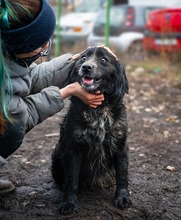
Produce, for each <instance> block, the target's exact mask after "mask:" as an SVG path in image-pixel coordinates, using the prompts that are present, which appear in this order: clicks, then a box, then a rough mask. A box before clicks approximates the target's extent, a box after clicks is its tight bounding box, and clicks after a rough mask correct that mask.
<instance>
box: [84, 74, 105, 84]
mask: <svg viewBox="0 0 181 220" xmlns="http://www.w3.org/2000/svg"><path fill="white" fill-rule="evenodd" d="M101 80H102V79H101V78H99V79H98V78H97V79H94V78H91V77H88V76H84V77H82V83H83V84H84V85H87V86H90V85H93V84H94V83H98V82H100V81H101Z"/></svg>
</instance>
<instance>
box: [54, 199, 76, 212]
mask: <svg viewBox="0 0 181 220" xmlns="http://www.w3.org/2000/svg"><path fill="white" fill-rule="evenodd" d="M75 204H76V203H75V202H62V203H61V204H60V206H59V209H58V210H59V212H60V214H62V215H66V214H70V213H72V212H73V211H74V209H75Z"/></svg>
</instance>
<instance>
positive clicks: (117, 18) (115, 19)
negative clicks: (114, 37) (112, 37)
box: [96, 7, 126, 26]
mask: <svg viewBox="0 0 181 220" xmlns="http://www.w3.org/2000/svg"><path fill="white" fill-rule="evenodd" d="M125 14H126V8H125V7H122V8H120V7H115V8H112V9H111V11H110V25H111V26H120V25H122V24H124V22H125V18H126V16H125ZM105 18H106V10H102V11H101V13H100V14H99V15H98V18H97V21H96V23H99V24H105V23H106V19H105Z"/></svg>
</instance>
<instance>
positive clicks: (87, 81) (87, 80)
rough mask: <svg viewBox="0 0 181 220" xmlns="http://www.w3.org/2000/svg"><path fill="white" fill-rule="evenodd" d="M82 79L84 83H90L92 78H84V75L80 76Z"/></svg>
mask: <svg viewBox="0 0 181 220" xmlns="http://www.w3.org/2000/svg"><path fill="white" fill-rule="evenodd" d="M82 81H83V83H84V84H88V85H91V84H92V83H93V81H94V80H93V79H91V78H87V77H86V78H85V77H84V78H82Z"/></svg>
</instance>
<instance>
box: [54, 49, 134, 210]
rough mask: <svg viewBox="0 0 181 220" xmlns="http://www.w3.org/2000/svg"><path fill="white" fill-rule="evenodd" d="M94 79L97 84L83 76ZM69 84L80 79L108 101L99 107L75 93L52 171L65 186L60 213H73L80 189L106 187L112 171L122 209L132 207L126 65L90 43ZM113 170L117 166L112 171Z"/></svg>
mask: <svg viewBox="0 0 181 220" xmlns="http://www.w3.org/2000/svg"><path fill="white" fill-rule="evenodd" d="M85 76H86V77H88V78H89V79H90V78H94V83H95V86H94V87H91V86H90V85H87V84H84V83H83V80H82V77H85ZM67 79H68V82H67V83H72V82H75V81H79V83H80V84H82V86H83V87H84V88H85V89H87V90H88V91H89V92H91V93H94V92H95V91H96V90H97V89H99V90H101V92H102V93H104V96H105V101H104V102H103V104H102V105H101V106H99V107H98V108H97V109H93V108H91V107H89V106H88V105H85V104H84V103H83V102H82V101H81V100H79V99H78V98H76V97H71V106H70V109H69V111H68V114H67V116H66V117H65V120H64V121H63V124H62V125H61V129H60V140H59V142H58V144H57V145H56V147H55V150H54V152H53V154H52V175H53V178H54V179H55V182H56V183H57V184H58V185H59V186H61V187H63V189H64V190H63V191H64V196H63V202H61V204H60V208H59V210H60V213H62V214H67V213H71V212H72V211H73V210H74V209H75V206H76V202H77V195H76V194H77V189H78V187H80V185H81V186H84V185H89V186H91V187H95V186H96V185H97V184H98V185H101V186H103V187H104V186H105V185H106V181H107V177H109V175H111V174H112V173H113V172H112V170H114V171H115V172H114V176H115V179H116V186H117V187H116V192H115V196H114V203H115V205H116V206H117V207H119V208H127V207H129V206H130V205H131V200H130V198H129V193H128V148H127V144H126V141H127V116H126V108H125V106H124V104H123V97H124V95H125V93H128V81H127V78H126V75H125V71H124V68H123V67H122V66H121V64H120V63H119V62H118V61H117V60H116V59H115V57H114V56H112V55H111V54H110V53H108V52H107V50H105V49H104V48H97V47H91V48H89V49H87V50H86V51H85V52H84V53H83V54H81V58H80V59H78V60H76V61H75V62H74V63H73V64H72V68H71V71H70V73H69V74H68V78H67ZM112 168H114V169H112Z"/></svg>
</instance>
